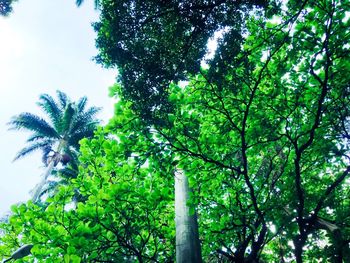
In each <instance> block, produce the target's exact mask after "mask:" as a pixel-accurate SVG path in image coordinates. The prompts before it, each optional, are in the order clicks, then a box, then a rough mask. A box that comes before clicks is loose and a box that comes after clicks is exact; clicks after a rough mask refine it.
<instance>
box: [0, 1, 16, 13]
mask: <svg viewBox="0 0 350 263" xmlns="http://www.w3.org/2000/svg"><path fill="white" fill-rule="evenodd" d="M13 2H15V1H14V0H0V15H2V16H7V15H8V14H9V13H11V11H12V4H13Z"/></svg>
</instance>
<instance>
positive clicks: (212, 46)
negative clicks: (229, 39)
mask: <svg viewBox="0 0 350 263" xmlns="http://www.w3.org/2000/svg"><path fill="white" fill-rule="evenodd" d="M227 30H228V29H227V28H224V29H221V30H218V31H216V32H215V33H214V36H213V37H211V38H210V39H209V41H208V43H207V50H208V51H207V54H206V55H205V57H204V59H203V60H202V62H201V66H202V67H204V68H208V64H207V61H208V60H211V59H213V58H214V55H215V52H216V50H217V48H218V42H219V40H220V39H221V38H222V37H223V35H224V33H225V32H227Z"/></svg>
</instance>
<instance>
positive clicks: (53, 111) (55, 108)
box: [37, 94, 62, 127]
mask: <svg viewBox="0 0 350 263" xmlns="http://www.w3.org/2000/svg"><path fill="white" fill-rule="evenodd" d="M37 105H39V106H40V108H42V109H43V111H44V112H45V113H46V114H47V115H48V116H49V117H50V120H51V122H52V124H53V125H54V127H56V126H57V125H58V123H59V121H60V118H61V116H62V109H61V108H60V107H59V105H57V103H56V102H55V100H54V99H53V98H52V97H51V96H50V95H48V94H42V95H40V97H39V102H38V103H37Z"/></svg>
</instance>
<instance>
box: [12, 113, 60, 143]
mask: <svg viewBox="0 0 350 263" xmlns="http://www.w3.org/2000/svg"><path fill="white" fill-rule="evenodd" d="M8 125H10V128H9V129H10V130H27V131H31V132H34V133H38V135H39V134H40V135H45V136H46V137H49V138H59V137H60V136H59V134H58V133H57V132H56V130H55V129H54V128H53V127H51V126H50V124H48V123H47V122H46V121H45V120H44V119H42V118H40V117H39V116H37V115H34V114H32V113H28V112H25V113H21V114H19V115H17V116H14V117H12V119H11V121H10V122H8Z"/></svg>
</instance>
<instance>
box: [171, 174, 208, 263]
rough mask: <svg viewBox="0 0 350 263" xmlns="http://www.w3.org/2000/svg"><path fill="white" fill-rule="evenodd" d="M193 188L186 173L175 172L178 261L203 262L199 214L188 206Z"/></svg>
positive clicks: (186, 262) (182, 262)
mask: <svg viewBox="0 0 350 263" xmlns="http://www.w3.org/2000/svg"><path fill="white" fill-rule="evenodd" d="M190 192H191V189H190V187H189V185H188V179H187V177H186V175H185V174H184V173H183V172H182V171H181V170H178V171H176V172H175V224H176V263H201V262H202V256H201V246H200V242H199V234H198V222H197V215H196V213H194V214H193V215H191V214H190V209H189V207H188V206H187V201H188V199H189V193H190Z"/></svg>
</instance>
